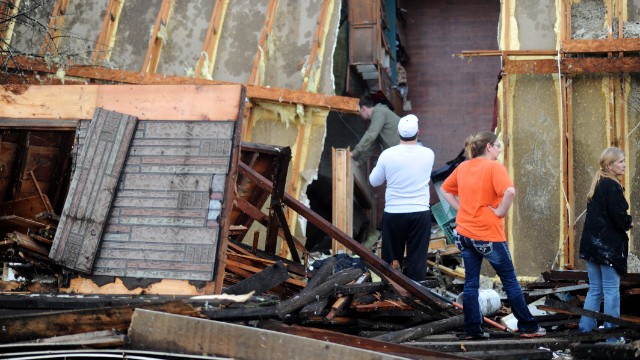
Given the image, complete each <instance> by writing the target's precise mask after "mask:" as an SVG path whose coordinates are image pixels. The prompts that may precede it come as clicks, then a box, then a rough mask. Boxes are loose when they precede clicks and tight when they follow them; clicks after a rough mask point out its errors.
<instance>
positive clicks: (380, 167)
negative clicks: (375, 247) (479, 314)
mask: <svg viewBox="0 0 640 360" xmlns="http://www.w3.org/2000/svg"><path fill="white" fill-rule="evenodd" d="M398 134H399V135H400V144H399V145H396V146H393V147H390V148H388V149H386V150H385V151H383V152H382V153H381V154H380V157H379V158H378V163H377V164H376V167H375V168H374V169H373V171H371V174H370V175H369V182H370V183H371V185H372V186H374V187H375V186H380V185H382V184H384V183H385V182H386V183H387V187H386V191H385V207H384V216H383V217H382V259H383V260H384V261H386V262H388V263H390V264H394V262H397V263H396V264H398V263H402V260H403V258H404V253H405V246H406V253H407V266H406V268H405V273H406V275H407V276H408V277H409V278H411V279H413V280H415V281H423V280H425V278H426V274H427V250H428V248H429V240H430V238H431V213H430V212H429V180H430V178H431V170H432V169H433V162H434V158H435V156H434V154H433V151H432V150H431V149H429V148H427V147H424V146H420V145H418V142H417V138H418V118H417V117H416V116H415V115H407V116H405V117H403V118H401V119H400V122H399V123H398Z"/></svg>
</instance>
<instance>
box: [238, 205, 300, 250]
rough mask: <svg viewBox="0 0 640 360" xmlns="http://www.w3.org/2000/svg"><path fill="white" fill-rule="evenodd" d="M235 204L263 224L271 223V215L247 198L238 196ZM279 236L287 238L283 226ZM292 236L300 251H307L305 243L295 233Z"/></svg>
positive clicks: (279, 230)
mask: <svg viewBox="0 0 640 360" xmlns="http://www.w3.org/2000/svg"><path fill="white" fill-rule="evenodd" d="M234 206H236V207H237V208H238V209H240V210H241V211H242V212H243V213H245V214H247V215H249V216H250V217H251V218H252V219H253V220H255V221H257V222H259V223H260V224H262V225H263V226H265V227H267V225H268V224H269V216H268V215H267V214H265V213H263V212H262V211H261V210H260V209H258V208H257V207H255V206H253V205H252V204H251V203H249V202H248V201H247V200H245V199H243V198H241V197H238V198H236V199H235V200H234ZM278 236H280V237H281V238H282V239H286V238H285V233H284V231H283V229H282V228H281V229H278ZM291 236H292V238H293V241H294V243H295V247H296V249H298V250H299V251H302V252H303V253H304V252H306V249H305V247H304V245H303V244H302V243H301V242H300V240H298V239H297V238H295V236H293V235H291Z"/></svg>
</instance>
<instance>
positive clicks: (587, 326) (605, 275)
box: [578, 261, 620, 332]
mask: <svg viewBox="0 0 640 360" xmlns="http://www.w3.org/2000/svg"><path fill="white" fill-rule="evenodd" d="M587 273H588V274H589V292H587V298H586V299H585V300H584V309H585V310H591V311H600V303H601V302H602V296H603V295H604V313H605V315H610V316H613V317H617V318H619V317H620V275H619V274H618V272H617V271H615V269H614V268H613V267H611V266H607V265H600V264H596V263H594V262H591V261H587ZM616 326H618V325H615V324H611V323H608V322H605V323H604V327H605V328H612V327H616ZM595 327H596V319H594V318H590V317H587V316H582V317H581V318H580V324H579V325H578V328H579V329H580V331H584V332H589V331H592V330H593V329H594V328H595Z"/></svg>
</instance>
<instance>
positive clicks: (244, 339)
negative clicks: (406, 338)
mask: <svg viewBox="0 0 640 360" xmlns="http://www.w3.org/2000/svg"><path fill="white" fill-rule="evenodd" d="M221 334H223V336H222V335H221ZM129 338H130V339H131V348H133V349H139V350H155V351H172V352H180V353H185V354H191V355H205V354H207V355H217V356H226V357H230V358H236V359H265V360H269V359H297V358H300V355H301V351H304V357H305V358H308V359H320V358H322V359H324V358H327V359H352V360H359V359H380V360H384V359H401V358H400V357H396V356H392V355H387V354H385V353H380V352H373V351H367V350H362V349H357V348H353V347H349V346H344V345H338V344H333V343H330V342H325V341H318V340H313V339H307V338H304V337H300V336H294V335H289V334H282V333H278V332H275V331H269V330H263V329H255V328H251V327H248V326H241V325H235V324H228V323H223V322H219V321H212V320H204V319H195V318H189V317H186V316H177V315H172V314H163V313H161V312H157V311H148V310H142V309H138V310H136V312H135V314H134V315H133V318H132V319H131V326H130V327H129ZM302 349H304V350H302Z"/></svg>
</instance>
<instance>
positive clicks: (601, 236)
mask: <svg viewBox="0 0 640 360" xmlns="http://www.w3.org/2000/svg"><path fill="white" fill-rule="evenodd" d="M624 171H625V163H624V152H623V151H622V150H621V149H620V148H617V147H610V148H606V149H604V151H603V152H602V154H601V155H600V168H599V169H598V171H597V172H596V174H595V176H594V177H593V181H592V183H591V189H590V190H589V193H588V194H587V215H586V218H585V222H584V229H583V230H582V237H581V239H580V258H581V259H584V260H585V261H586V262H587V272H588V274H589V292H588V293H587V298H586V299H585V302H584V309H585V310H592V311H599V310H600V302H601V301H602V297H603V296H604V313H605V314H606V315H610V316H614V317H620V276H621V275H624V274H626V273H627V257H628V255H629V237H628V236H627V231H628V230H629V229H630V228H631V227H632V226H633V221H632V219H631V216H630V215H629V214H628V213H627V210H628V209H629V204H628V203H627V200H626V199H625V198H624V188H623V187H622V184H621V183H620V177H622V175H624ZM604 326H605V328H611V327H615V326H616V325H614V324H611V323H607V322H605V323H604ZM595 327H596V319H594V318H590V317H586V316H583V317H582V318H581V319H580V325H579V328H580V331H584V332H589V331H592V330H593V329H594V328H595ZM617 340H618V339H615V338H613V339H608V340H607V341H617Z"/></svg>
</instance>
